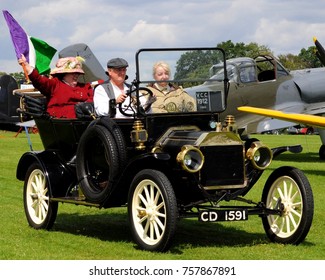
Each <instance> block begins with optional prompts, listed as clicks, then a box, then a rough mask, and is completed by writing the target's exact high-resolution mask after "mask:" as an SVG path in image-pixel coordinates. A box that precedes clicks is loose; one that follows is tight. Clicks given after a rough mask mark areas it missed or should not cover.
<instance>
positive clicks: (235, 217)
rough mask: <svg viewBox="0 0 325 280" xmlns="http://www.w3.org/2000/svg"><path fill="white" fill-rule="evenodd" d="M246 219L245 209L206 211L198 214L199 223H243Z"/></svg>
mask: <svg viewBox="0 0 325 280" xmlns="http://www.w3.org/2000/svg"><path fill="white" fill-rule="evenodd" d="M247 219H248V211H247V209H235V210H206V211H200V212H199V221H201V222H221V221H228V222H232V221H243V220H247Z"/></svg>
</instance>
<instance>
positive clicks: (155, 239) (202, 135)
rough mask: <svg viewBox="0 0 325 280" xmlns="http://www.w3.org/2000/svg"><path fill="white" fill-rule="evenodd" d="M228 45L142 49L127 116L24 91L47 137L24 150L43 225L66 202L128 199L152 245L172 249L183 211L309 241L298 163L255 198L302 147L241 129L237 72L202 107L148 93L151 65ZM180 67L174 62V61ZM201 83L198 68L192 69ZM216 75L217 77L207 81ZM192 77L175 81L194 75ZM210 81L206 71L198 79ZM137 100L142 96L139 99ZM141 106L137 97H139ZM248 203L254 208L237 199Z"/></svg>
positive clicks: (33, 211) (24, 168)
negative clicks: (69, 108)
mask: <svg viewBox="0 0 325 280" xmlns="http://www.w3.org/2000/svg"><path fill="white" fill-rule="evenodd" d="M197 51H213V52H216V53H218V55H219V56H220V60H221V61H223V62H224V67H226V64H225V53H224V51H223V50H222V49H219V48H195V49H190V48H176V49H141V50H139V51H138V52H137V53H136V56H135V60H136V61H135V62H136V66H137V67H136V68H137V73H136V79H135V81H134V82H133V84H132V86H131V90H130V92H129V94H130V95H131V97H132V100H133V102H132V104H129V105H128V106H126V107H125V105H123V106H117V108H116V109H117V110H120V111H121V112H122V113H123V114H125V112H126V110H127V108H130V107H132V108H133V112H134V113H133V114H132V115H127V114H126V118H120V119H117V118H114V117H96V118H91V117H85V118H84V119H55V118H51V117H50V116H48V115H47V114H46V113H45V111H44V107H43V106H37V108H38V109H39V110H31V106H33V105H28V104H36V103H37V104H42V99H39V100H37V101H36V100H35V97H32V98H31V97H29V96H28V95H27V94H23V95H21V98H22V102H21V103H22V104H25V105H26V104H27V105H26V106H23V107H22V108H21V109H20V111H21V112H22V114H24V115H26V116H30V117H33V119H34V120H35V122H36V124H37V128H38V130H39V133H40V137H41V139H42V143H43V145H44V150H42V151H29V152H26V153H25V154H23V155H22V157H21V159H20V161H19V163H18V166H17V178H18V179H19V180H21V181H24V208H25V214H26V217H27V220H28V223H29V225H30V226H32V227H33V228H36V229H39V228H44V229H49V228H51V227H52V226H53V224H54V222H55V219H56V214H57V211H58V204H59V203H60V202H61V203H71V204H75V205H83V206H90V207H97V208H99V209H100V208H111V207H123V206H124V207H127V209H128V217H129V222H130V223H129V224H130V229H131V233H132V236H133V239H134V241H135V242H136V244H137V245H138V246H139V247H140V248H141V249H145V250H149V251H166V250H168V248H169V247H170V246H171V244H172V240H173V236H174V234H175V231H176V228H177V222H178V220H179V219H181V218H193V217H195V218H196V219H197V220H198V221H200V222H202V223H200V226H204V223H206V222H218V221H229V222H233V221H239V220H247V219H248V217H249V216H250V215H259V216H260V217H261V219H262V223H263V226H264V229H265V231H266V234H267V236H268V237H269V238H270V240H271V241H275V242H280V243H291V244H299V243H300V242H302V241H303V240H304V239H305V237H306V235H307V234H308V232H309V228H310V226H311V224H312V218H313V209H314V208H313V207H314V204H313V195H312V189H311V186H310V184H309V182H308V179H307V178H306V176H305V175H304V174H303V172H302V171H300V170H299V169H297V168H294V167H290V166H283V167H281V168H278V169H276V170H274V172H272V174H271V175H270V177H269V178H268V180H267V182H266V184H265V187H264V190H263V193H262V199H261V201H257V202H253V201H252V200H250V199H246V198H245V196H246V195H247V194H248V193H249V191H250V190H251V189H252V187H253V186H254V185H255V183H256V182H257V181H258V180H259V178H260V177H261V176H262V174H263V171H264V170H265V169H266V168H267V167H268V166H269V164H270V163H271V161H272V159H273V158H274V157H276V156H277V155H279V154H280V153H282V152H284V151H292V152H300V151H301V147H300V146H292V147H286V146H285V147H277V148H272V149H270V148H268V147H267V146H265V145H264V144H263V143H261V142H260V141H259V140H258V139H256V138H249V137H247V136H245V135H241V134H240V132H239V131H238V130H237V126H236V119H235V118H234V117H233V116H231V115H228V116H226V118H225V119H220V114H221V113H222V112H223V111H224V110H225V109H226V98H227V90H228V79H227V76H225V77H224V79H223V81H222V83H223V85H224V87H223V88H221V89H220V90H218V91H215V90H214V91H202V90H200V91H198V92H196V94H195V96H196V110H195V111H194V112H169V113H164V114H157V113H144V111H143V110H142V108H141V106H140V101H139V100H140V96H142V97H143V96H144V95H146V94H147V95H148V96H149V95H151V94H152V92H150V90H147V89H146V87H145V85H146V84H147V83H148V82H153V81H152V78H150V72H149V74H148V71H147V70H148V69H150V67H151V66H152V65H153V64H154V62H155V61H156V60H157V59H158V58H159V60H165V61H169V62H170V61H172V59H173V60H174V63H173V64H172V65H176V64H177V59H179V57H180V56H181V55H182V54H183V53H185V52H194V53H195V52H197ZM172 69H174V68H172ZM191 79H192V80H191V82H193V76H191ZM204 79H205V80H207V79H209V80H211V79H210V77H209V76H208V75H207V77H205V78H203V80H204ZM184 81H185V82H189V81H188V79H186V80H177V81H176V80H171V82H178V83H184ZM197 82H199V83H202V76H200V77H199V78H197ZM134 102H135V103H134ZM134 104H136V105H134ZM236 201H242V202H244V203H245V206H243V207H240V206H236V203H235V202H236Z"/></svg>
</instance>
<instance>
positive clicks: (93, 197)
mask: <svg viewBox="0 0 325 280" xmlns="http://www.w3.org/2000/svg"><path fill="white" fill-rule="evenodd" d="M118 153H119V151H118V148H117V146H116V142H115V139H114V136H113V134H112V133H111V132H110V131H109V130H108V129H107V128H106V127H104V126H102V125H93V126H90V127H88V128H87V129H86V131H85V132H84V134H83V135H82V136H81V138H80V142H79V144H78V149H77V158H76V169H77V177H78V181H79V182H80V188H81V190H82V192H83V194H84V195H85V197H86V198H87V199H88V200H89V201H91V202H94V203H101V202H103V201H104V200H105V199H106V198H107V197H108V195H109V194H110V193H111V191H112V186H113V184H114V183H115V182H116V180H117V177H118V172H119V166H120V165H119V156H118Z"/></svg>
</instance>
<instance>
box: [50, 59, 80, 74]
mask: <svg viewBox="0 0 325 280" xmlns="http://www.w3.org/2000/svg"><path fill="white" fill-rule="evenodd" d="M84 61H85V60H84V59H83V58H82V57H81V56H76V57H64V58H60V59H59V60H58V62H57V63H56V65H55V68H54V69H52V70H51V73H50V74H51V75H56V74H61V73H80V74H85V72H84V71H83V70H82V62H84Z"/></svg>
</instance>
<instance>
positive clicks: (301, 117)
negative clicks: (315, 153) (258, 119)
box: [237, 106, 325, 128]
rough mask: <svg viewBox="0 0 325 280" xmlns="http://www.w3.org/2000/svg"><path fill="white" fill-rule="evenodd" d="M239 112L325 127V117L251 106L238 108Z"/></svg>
mask: <svg viewBox="0 0 325 280" xmlns="http://www.w3.org/2000/svg"><path fill="white" fill-rule="evenodd" d="M237 110H238V111H242V112H247V113H252V114H257V115H262V116H266V117H271V118H275V119H280V120H285V121H291V122H295V123H298V124H305V125H310V126H317V127H322V128H324V127H325V117H321V116H313V115H306V114H295V113H283V112H281V111H277V110H271V109H263V108H256V107H250V106H241V107H238V108H237Z"/></svg>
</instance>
